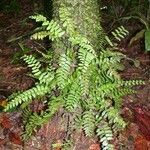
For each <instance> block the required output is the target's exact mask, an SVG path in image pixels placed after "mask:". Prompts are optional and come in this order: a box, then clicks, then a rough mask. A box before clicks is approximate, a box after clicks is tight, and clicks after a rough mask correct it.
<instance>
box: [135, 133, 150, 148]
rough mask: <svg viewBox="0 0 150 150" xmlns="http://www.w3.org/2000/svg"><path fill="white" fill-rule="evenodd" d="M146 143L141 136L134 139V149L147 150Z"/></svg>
mask: <svg viewBox="0 0 150 150" xmlns="http://www.w3.org/2000/svg"><path fill="white" fill-rule="evenodd" d="M148 148H149V147H148V141H147V140H146V139H145V138H144V137H143V136H141V135H140V136H138V137H137V138H136V139H135V149H136V150H148Z"/></svg>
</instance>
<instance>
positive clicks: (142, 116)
mask: <svg viewBox="0 0 150 150" xmlns="http://www.w3.org/2000/svg"><path fill="white" fill-rule="evenodd" d="M20 3H21V7H20V10H18V12H14V11H13V12H4V11H1V12H0V106H1V107H3V106H5V104H6V103H7V97H8V96H9V95H10V94H11V93H13V92H14V91H17V90H25V89H28V88H29V87H31V86H32V85H33V84H34V80H33V79H32V78H31V77H30V76H29V75H28V73H29V70H28V68H27V67H26V66H25V65H24V63H23V62H22V61H21V60H20V59H19V58H20V54H21V53H22V50H21V46H22V45H24V46H25V47H26V50H27V51H30V52H31V53H32V52H34V51H45V48H44V47H45V43H40V42H38V41H37V42H35V41H32V40H30V38H29V36H28V33H30V32H32V30H33V29H34V26H35V24H34V23H33V22H31V21H30V20H28V16H30V15H32V14H33V13H34V11H35V9H36V8H37V7H38V6H35V5H30V2H29V0H26V1H23V0H22V1H21V2H20ZM126 24H127V26H126V28H127V29H128V30H129V33H130V34H129V36H128V37H127V38H126V39H125V40H124V41H123V42H121V43H120V45H119V47H120V51H121V52H123V53H124V54H126V55H127V56H128V57H129V58H132V59H136V60H138V61H137V62H138V63H136V65H135V64H134V63H133V62H132V61H130V60H124V61H123V63H124V64H125V70H124V71H123V72H120V74H121V76H122V78H124V79H142V80H144V81H146V85H144V86H138V87H136V89H137V93H136V94H134V95H132V96H131V95H130V96H126V97H124V103H123V107H122V112H121V113H122V116H123V117H124V119H125V120H126V122H128V126H127V128H126V129H125V130H124V131H122V132H120V133H119V134H118V135H116V138H115V140H114V141H113V143H114V144H115V147H116V149H118V150H150V85H149V81H150V53H146V52H145V51H144V43H143V39H140V40H138V41H136V42H135V43H133V44H132V45H130V46H129V44H128V43H129V40H130V38H131V37H132V36H133V35H134V34H135V33H136V32H137V31H138V30H140V28H141V26H140V25H138V24H137V25H135V24H136V22H135V21H131V22H127V23H126ZM105 26H107V24H105ZM22 35H27V36H23V37H22ZM20 36H21V38H20V39H18V40H17V39H16V38H17V37H20ZM40 107H42V106H40V104H38V103H36V102H35V104H34V106H33V109H40ZM60 120H61V115H59V114H58V115H56V116H55V117H54V118H53V120H52V121H51V122H49V123H48V124H46V125H44V126H43V127H42V128H41V129H39V130H38V132H37V133H36V134H35V135H34V136H33V138H32V139H31V140H29V141H27V142H23V141H22V140H21V136H20V135H21V133H22V130H23V128H22V125H23V122H22V118H21V114H20V112H13V113H2V112H1V113H0V150H23V149H24V150H29V149H30V150H50V149H51V148H50V147H51V145H52V144H58V145H59V144H60V145H61V142H62V139H64V137H65V136H66V135H65V131H64V130H63V128H62V127H61V121H60ZM73 136H74V141H75V148H74V149H75V150H100V147H99V145H98V143H97V140H96V139H93V138H87V137H85V136H84V134H83V133H74V134H73ZM55 150H61V148H60V147H59V146H58V147H56V149H55Z"/></svg>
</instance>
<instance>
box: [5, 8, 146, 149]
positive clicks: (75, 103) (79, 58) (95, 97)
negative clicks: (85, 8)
mask: <svg viewBox="0 0 150 150" xmlns="http://www.w3.org/2000/svg"><path fill="white" fill-rule="evenodd" d="M31 18H32V19H34V20H35V21H36V22H41V23H42V25H41V26H42V27H41V28H42V29H43V30H42V31H40V32H37V33H35V34H34V35H32V37H31V38H33V39H35V40H37V39H43V38H45V37H47V36H48V37H49V38H50V39H51V40H54V43H55V45H54V46H53V48H54V50H55V48H56V50H57V48H62V49H63V50H62V51H61V52H60V53H59V54H58V59H57V58H56V57H55V56H56V53H57V52H55V51H54V54H51V56H50V57H48V56H46V57H44V59H47V58H48V63H46V64H44V66H46V67H45V68H44V67H43V65H42V63H41V62H40V61H39V59H36V58H35V57H33V56H32V55H29V56H27V55H25V56H24V57H22V59H23V60H24V61H25V62H26V63H27V65H28V67H30V68H31V70H32V74H33V76H34V77H35V78H36V79H37V82H36V83H35V86H34V87H33V88H31V89H29V90H26V91H24V92H22V93H19V94H17V95H13V96H10V98H8V99H10V100H9V102H8V105H7V106H6V108H5V111H8V110H9V109H12V108H14V107H18V106H19V105H24V106H25V107H26V104H30V103H31V102H32V100H33V99H37V98H39V97H43V96H46V103H45V106H46V109H45V110H42V111H41V112H40V113H33V112H31V110H28V109H26V108H25V110H26V111H24V112H23V114H24V118H25V132H24V134H23V138H24V139H28V138H29V137H31V135H32V132H33V131H35V130H36V129H37V127H39V126H41V125H42V124H44V123H46V122H48V121H49V120H51V119H52V118H53V116H54V115H55V113H56V112H59V109H62V108H63V109H64V110H66V111H67V113H69V114H73V119H72V122H73V121H74V122H78V125H79V126H80V128H82V129H83V130H84V132H85V135H86V136H94V135H95V134H96V135H97V136H98V137H99V138H100V142H101V143H102V147H103V149H104V150H105V149H106V150H109V149H113V146H112V144H110V142H109V141H111V140H112V139H113V133H114V132H116V131H118V130H120V129H123V128H125V126H126V123H125V122H124V121H123V119H122V117H121V116H120V113H119V110H120V107H121V104H122V97H123V96H124V95H127V94H132V93H135V91H134V90H133V89H132V87H133V86H136V85H142V84H144V82H143V81H141V80H129V81H124V80H122V79H121V77H120V75H119V74H118V71H119V70H122V69H123V65H122V64H121V60H122V59H123V58H125V57H126V56H125V55H124V54H122V53H120V52H116V51H111V48H112V49H113V48H114V47H116V44H114V42H113V41H111V40H110V39H109V38H108V36H106V40H107V41H108V44H109V45H110V46H109V47H107V48H106V47H104V46H103V44H102V45H101V46H100V48H101V50H100V51H96V50H95V48H94V46H93V45H92V44H91V42H90V41H89V39H88V37H87V36H84V35H82V34H81V33H80V32H78V31H77V27H76V26H75V23H74V21H73V20H72V18H71V10H70V9H69V8H68V7H64V6H61V8H60V11H59V18H60V20H59V21H54V20H51V21H48V20H47V18H45V17H44V16H42V15H37V16H32V17H31ZM127 34H128V32H127V30H126V29H125V28H124V27H122V26H121V27H118V28H117V29H116V30H115V31H114V32H112V35H113V39H114V41H116V40H118V41H120V40H121V39H123V38H125V36H126V35H127ZM102 35H104V34H103V33H102ZM102 37H103V36H102ZM64 39H65V40H64ZM101 40H103V41H102V42H101V43H105V42H106V40H105V39H104V38H103V39H101ZM49 58H51V59H49ZM46 62H47V61H46ZM72 124H73V123H71V125H72ZM73 127H75V126H73ZM75 129H76V128H75Z"/></svg>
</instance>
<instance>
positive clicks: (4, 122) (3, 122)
mask: <svg viewBox="0 0 150 150" xmlns="http://www.w3.org/2000/svg"><path fill="white" fill-rule="evenodd" d="M1 126H2V127H3V128H6V129H10V128H11V127H12V124H11V122H10V120H9V118H8V117H7V116H3V117H2V120H1Z"/></svg>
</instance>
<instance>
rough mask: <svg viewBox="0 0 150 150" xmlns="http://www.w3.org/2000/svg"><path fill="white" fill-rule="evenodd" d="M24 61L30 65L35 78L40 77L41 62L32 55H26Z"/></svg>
mask: <svg viewBox="0 0 150 150" xmlns="http://www.w3.org/2000/svg"><path fill="white" fill-rule="evenodd" d="M22 59H23V60H24V61H25V62H26V63H27V64H28V67H30V68H31V69H32V73H33V75H34V76H35V77H38V76H39V75H40V74H41V73H42V72H41V70H40V68H41V64H40V62H39V61H38V60H37V59H36V58H35V57H34V56H32V55H29V56H28V55H24V56H23V57H22Z"/></svg>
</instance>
